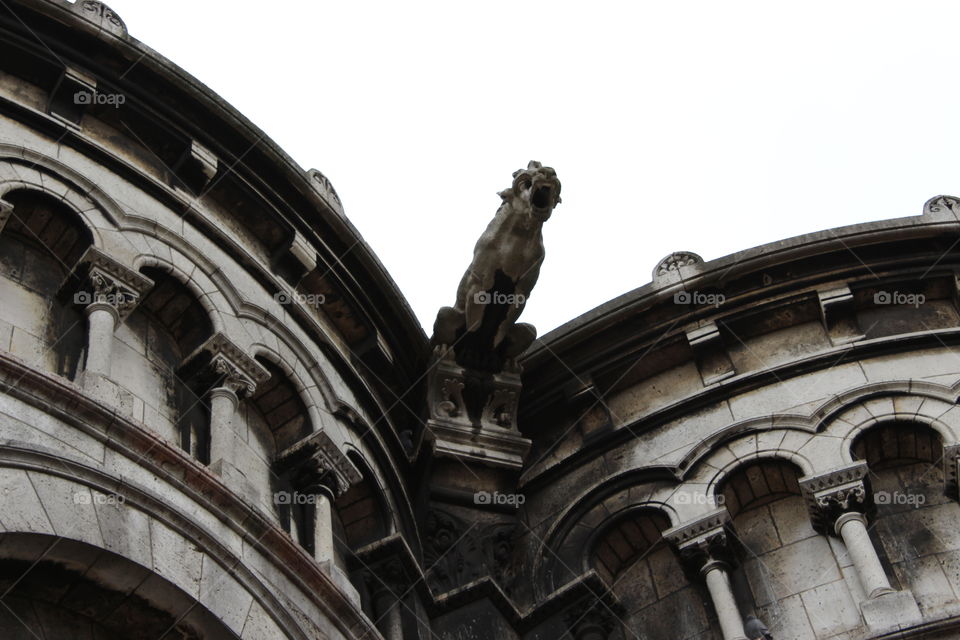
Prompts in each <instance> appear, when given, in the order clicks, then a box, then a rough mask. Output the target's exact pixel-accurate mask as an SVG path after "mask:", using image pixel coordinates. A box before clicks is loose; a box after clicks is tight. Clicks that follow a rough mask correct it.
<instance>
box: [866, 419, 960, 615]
mask: <svg viewBox="0 0 960 640" xmlns="http://www.w3.org/2000/svg"><path fill="white" fill-rule="evenodd" d="M943 451H944V449H943V441H942V438H941V436H940V434H939V433H938V432H937V431H936V430H934V429H933V428H931V427H930V426H928V425H925V424H921V423H919V422H908V421H895V422H885V423H881V424H878V425H876V426H873V427H871V428H869V429H867V430H866V431H864V432H863V433H861V434H859V435H858V436H857V437H856V438H855V439H854V441H853V443H852V445H851V448H850V453H851V455H852V456H853V458H854V459H856V460H863V461H866V463H867V466H868V468H869V470H870V472H869V478H870V484H871V490H872V492H873V504H874V506H875V509H876V512H875V514H874V516H873V521H872V523H871V524H872V526H871V527H870V537H871V538H872V539H873V542H874V546H875V547H876V549H877V550H878V555H879V556H880V559H881V562H882V563H883V564H884V568H885V569H886V573H887V576H888V577H889V578H890V581H891V584H892V585H893V587H894V588H898V589H904V590H906V589H909V590H910V591H911V592H912V593H913V596H914V597H915V598H916V600H917V604H918V605H919V607H920V611H921V612H922V613H923V614H924V615H939V614H942V613H947V612H949V613H953V614H957V613H960V607H958V603H957V600H958V598H960V531H958V529H957V524H956V523H957V522H960V505H958V504H957V503H956V502H955V501H954V500H952V499H950V498H948V497H947V496H946V495H945V494H944V477H943ZM954 464H955V463H954Z"/></svg>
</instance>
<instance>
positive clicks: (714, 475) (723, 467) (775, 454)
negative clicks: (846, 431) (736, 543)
mask: <svg viewBox="0 0 960 640" xmlns="http://www.w3.org/2000/svg"><path fill="white" fill-rule="evenodd" d="M705 462H706V463H707V464H705V469H704V471H706V472H708V473H711V476H710V477H709V479H708V480H707V486H706V494H707V495H708V496H710V497H711V498H712V499H713V503H714V504H716V505H718V506H719V505H725V504H726V496H725V495H724V492H723V489H724V485H727V484H729V482H730V480H731V478H732V477H733V476H734V475H735V474H737V473H738V472H739V471H740V470H742V469H743V468H744V467H746V466H750V465H762V464H764V463H770V464H775V463H784V464H789V465H791V466H793V467H795V468H796V469H797V474H796V477H797V478H799V477H802V476H807V475H812V474H813V473H814V469H815V466H814V464H813V463H812V462H811V461H810V460H809V459H807V457H806V456H803V455H801V454H800V453H798V452H796V451H792V450H790V449H768V450H764V451H754V452H750V453H745V454H743V455H742V456H741V457H738V458H734V459H732V460H729V461H726V463H725V464H717V465H716V466H712V468H711V466H709V465H710V460H709V458H708V459H707V460H706V461H705ZM730 515H731V516H732V515H733V514H732V513H731V514H730Z"/></svg>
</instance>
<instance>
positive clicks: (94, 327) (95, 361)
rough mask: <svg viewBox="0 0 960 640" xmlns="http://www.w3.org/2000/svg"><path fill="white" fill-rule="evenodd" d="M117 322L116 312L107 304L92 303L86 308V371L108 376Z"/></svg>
mask: <svg viewBox="0 0 960 640" xmlns="http://www.w3.org/2000/svg"><path fill="white" fill-rule="evenodd" d="M117 320H118V314H117V311H116V310H115V309H114V308H113V307H111V306H110V305H108V304H100V303H94V304H91V305H90V306H88V307H87V329H88V331H87V364H86V370H87V371H90V372H91V373H96V374H99V375H102V376H109V375H110V360H111V355H112V353H113V331H114V329H115V328H116V326H117Z"/></svg>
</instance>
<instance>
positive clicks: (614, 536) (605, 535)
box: [587, 508, 711, 638]
mask: <svg viewBox="0 0 960 640" xmlns="http://www.w3.org/2000/svg"><path fill="white" fill-rule="evenodd" d="M669 528H670V520H669V519H668V518H667V516H666V515H664V514H663V513H662V512H661V511H659V510H657V509H653V508H640V509H633V510H630V511H627V512H626V513H624V514H623V515H621V516H619V517H614V518H613V519H611V520H610V523H609V524H606V525H605V526H603V528H602V529H600V530H598V532H597V533H596V534H595V535H594V537H593V539H592V541H591V543H590V546H589V549H588V550H587V551H588V554H589V555H588V558H589V563H590V566H591V567H593V568H594V569H595V570H596V571H597V573H598V574H599V575H600V576H601V577H602V578H603V579H604V580H605V581H606V582H607V584H608V585H610V586H611V587H612V589H613V591H614V592H615V593H616V594H617V595H618V597H619V598H620V599H621V601H622V602H623V605H624V607H625V608H626V610H627V616H626V618H625V621H626V622H627V625H628V627H629V628H630V629H632V630H633V631H634V632H635V635H639V636H640V637H650V638H661V637H662V638H694V637H696V638H710V637H711V635H710V622H709V619H708V612H707V609H706V608H705V607H704V595H703V593H701V591H700V589H699V588H698V587H697V586H696V585H694V584H693V583H692V582H690V581H689V580H688V577H687V575H686V574H685V573H684V570H683V567H682V566H681V564H680V560H679V559H678V558H677V556H676V553H675V552H674V550H673V549H671V548H670V546H669V545H668V544H667V542H666V541H665V540H664V539H663V537H662V533H663V532H664V531H665V530H667V529H669ZM628 636H629V637H633V636H632V635H631V634H628Z"/></svg>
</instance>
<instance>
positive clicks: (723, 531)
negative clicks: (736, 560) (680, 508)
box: [663, 507, 733, 572]
mask: <svg viewBox="0 0 960 640" xmlns="http://www.w3.org/2000/svg"><path fill="white" fill-rule="evenodd" d="M728 526H730V513H729V512H728V511H727V510H726V508H722V507H721V508H720V509H716V510H714V511H711V512H710V513H708V514H706V515H705V516H703V517H700V518H697V519H696V520H694V521H692V522H688V523H687V524H682V525H680V526H677V527H673V528H672V529H668V530H667V531H664V532H663V537H664V539H665V540H667V541H668V542H669V543H670V544H672V545H673V546H674V547H675V548H676V549H677V552H678V553H679V554H680V558H681V560H683V561H684V562H685V563H687V564H688V568H690V569H691V570H693V571H696V572H699V571H700V569H702V568H703V565H705V564H706V563H707V562H710V561H720V562H724V563H727V564H729V563H731V561H732V557H733V554H732V553H731V550H730V547H729V540H728V538H727V527H728Z"/></svg>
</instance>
